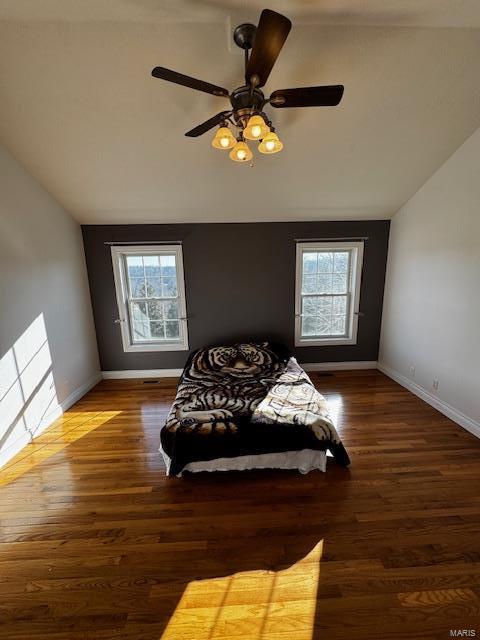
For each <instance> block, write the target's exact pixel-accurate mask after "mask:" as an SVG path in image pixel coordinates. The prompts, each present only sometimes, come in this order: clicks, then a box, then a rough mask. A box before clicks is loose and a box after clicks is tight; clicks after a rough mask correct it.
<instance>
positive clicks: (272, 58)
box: [152, 9, 344, 162]
mask: <svg viewBox="0 0 480 640" xmlns="http://www.w3.org/2000/svg"><path fill="white" fill-rule="evenodd" d="M291 27H292V23H291V22H290V20H289V19H288V18H286V17H285V16H282V15H281V14H279V13H277V12H276V11H271V10H270V9H264V10H263V11H262V13H261V15H260V21H259V23H258V26H257V27H256V26H255V25H253V24H249V23H245V24H241V25H239V26H238V27H237V28H236V29H235V30H234V32H233V39H234V41H235V44H236V45H237V46H239V47H240V48H241V49H243V50H244V51H245V84H244V85H242V86H241V87H237V88H236V89H234V90H233V91H232V92H231V93H230V92H229V91H228V89H224V88H223V87H217V86H216V85H214V84H210V83H209V82H204V81H203V80H197V79H196V78H191V77H190V76H185V75H183V74H181V73H177V72H176V71H171V70H170V69H165V68H164V67H155V69H153V71H152V75H153V76H154V77H155V78H160V79H161V80H167V81H168V82H174V83H176V84H180V85H183V86H184V87H190V88H191V89H197V91H204V92H205V93H210V94H212V95H214V96H219V97H221V98H229V99H230V104H231V109H229V110H226V111H220V113H217V115H215V116H213V117H212V118H210V119H209V120H206V121H205V122H203V123H202V124H200V125H198V126H197V127H195V128H194V129H191V130H190V131H187V133H186V134H185V135H186V136H189V137H192V138H196V137H198V136H201V135H202V134H204V133H206V132H207V131H209V130H210V129H212V128H213V127H215V126H217V125H220V128H219V129H218V130H217V133H216V135H215V137H214V138H213V140H212V145H213V146H214V147H215V148H216V149H231V151H230V154H229V155H230V158H231V159H232V160H235V161H237V162H248V161H249V160H251V158H252V155H253V154H252V151H251V149H250V148H249V147H248V145H247V143H246V142H245V140H256V141H258V142H260V144H259V146H258V150H259V151H260V152H261V153H266V154H272V153H277V152H278V151H281V150H282V148H283V144H282V142H281V141H280V139H279V137H278V135H277V134H276V132H275V128H274V127H273V125H272V122H271V120H270V118H269V117H268V115H267V114H266V113H265V112H264V107H265V106H266V105H267V104H270V105H271V106H272V107H275V108H276V109H286V108H291V107H334V106H336V105H338V104H339V102H340V100H341V99H342V95H343V89H344V88H343V86H342V85H332V86H323V87H302V88H295V89H278V90H277V91H274V92H273V93H272V94H271V95H270V97H269V98H265V95H264V93H263V91H262V89H261V87H263V86H264V85H265V83H266V82H267V80H268V76H269V75H270V72H271V71H272V68H273V65H274V64H275V62H276V60H277V58H278V55H279V53H280V51H281V49H282V47H283V45H284V43H285V41H286V39H287V36H288V34H289V32H290V29H291ZM229 124H230V125H232V126H234V127H237V128H238V130H239V132H238V134H237V135H234V134H233V133H232V131H231V130H230V129H229V126H228V125H229Z"/></svg>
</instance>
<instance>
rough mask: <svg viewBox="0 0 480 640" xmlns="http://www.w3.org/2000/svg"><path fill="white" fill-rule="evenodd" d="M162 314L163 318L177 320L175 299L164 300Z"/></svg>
mask: <svg viewBox="0 0 480 640" xmlns="http://www.w3.org/2000/svg"><path fill="white" fill-rule="evenodd" d="M163 308H164V314H165V318H168V319H172V320H177V319H178V304H177V302H176V301H175V300H169V301H168V302H164V307H163Z"/></svg>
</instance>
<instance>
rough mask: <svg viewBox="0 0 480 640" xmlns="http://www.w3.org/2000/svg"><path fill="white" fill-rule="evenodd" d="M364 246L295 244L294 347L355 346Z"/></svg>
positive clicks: (359, 244)
mask: <svg viewBox="0 0 480 640" xmlns="http://www.w3.org/2000/svg"><path fill="white" fill-rule="evenodd" d="M362 261H363V242H346V243H335V242H331V243H318V242H316V243H313V242H312V243H310V242H302V243H298V244H297V276H296V294H295V345H296V346H297V347H301V346H308V345H331V344H355V343H356V341H357V325H358V306H359V301H360V280H361V272H362Z"/></svg>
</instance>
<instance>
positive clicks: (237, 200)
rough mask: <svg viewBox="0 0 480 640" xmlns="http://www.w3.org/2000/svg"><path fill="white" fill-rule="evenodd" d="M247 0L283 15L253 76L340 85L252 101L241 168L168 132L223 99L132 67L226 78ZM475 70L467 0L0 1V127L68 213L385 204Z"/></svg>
mask: <svg viewBox="0 0 480 640" xmlns="http://www.w3.org/2000/svg"><path fill="white" fill-rule="evenodd" d="M386 5H388V7H387V6H386ZM264 6H270V8H273V9H275V10H277V11H283V12H284V13H285V14H286V15H287V16H289V17H290V18H291V19H292V22H293V29H292V32H291V34H290V36H289V38H288V40H287V43H286V45H285V47H284V49H283V50H282V52H281V54H280V57H279V59H278V62H277V65H276V66H275V68H274V70H273V72H272V74H271V76H270V79H269V81H268V84H267V86H266V93H267V92H268V93H270V92H271V91H273V90H274V89H278V88H287V87H295V86H307V85H315V84H338V83H341V84H344V85H345V95H344V98H343V101H342V103H341V104H340V106H339V107H336V108H323V109H322V108H310V109H291V110H288V109H285V110H281V109H273V108H268V107H267V110H269V113H270V114H271V116H272V119H273V121H274V124H275V125H276V127H277V131H278V133H279V135H280V137H281V138H282V140H283V141H284V144H285V148H284V151H283V152H282V153H280V154H277V155H275V156H272V157H264V156H261V155H260V154H258V153H255V156H254V161H255V162H254V166H253V167H250V166H248V165H238V164H237V163H233V162H231V161H230V160H229V159H228V155H227V154H226V153H224V152H221V151H217V150H214V149H212V147H211V146H210V141H211V138H212V134H213V132H211V133H208V134H205V136H202V137H200V138H197V139H192V138H186V137H185V136H184V133H185V132H186V131H187V130H189V129H191V128H192V127H193V126H195V125H197V124H199V123H201V122H203V121H204V120H206V119H207V118H209V117H210V116H212V115H214V114H215V113H217V112H218V111H221V110H223V109H226V108H228V105H229V103H228V100H226V99H224V98H219V97H214V96H210V95H207V94H204V93H199V92H195V91H193V90H189V89H186V88H184V87H180V86H175V85H172V84H169V83H165V82H161V81H160V80H157V79H154V78H152V77H151V76H150V71H151V69H152V68H153V67H154V66H156V65H161V66H165V67H169V68H172V69H175V70H177V71H179V72H181V73H186V74H188V75H192V76H195V77H198V78H201V79H203V80H206V81H208V82H213V83H215V84H219V85H221V86H225V87H227V88H229V89H233V88H234V87H236V86H239V85H240V84H242V82H243V78H242V70H243V59H242V52H241V51H240V50H239V49H236V48H235V47H234V46H232V44H231V42H230V39H231V32H232V28H233V27H234V26H236V25H237V24H238V23H239V22H243V21H256V20H257V18H258V14H259V12H260V10H261V9H262V8H263V7H264ZM471 27H475V28H471ZM479 71H480V3H479V2H478V0H455V1H453V0H450V1H448V0H391V1H389V2H385V0H363V1H361V0H324V1H322V2H320V1H318V2H315V1H314V0H311V1H310V2H306V1H305V0H303V1H294V0H283V1H278V2H272V3H270V5H268V4H267V5H264V3H263V2H259V1H255V2H253V1H248V0H244V1H243V2H240V1H235V0H230V1H229V0H223V1H222V0H209V1H207V0H205V1H202V0H195V1H194V0H190V1H186V0H170V1H162V0H42V2H41V3H39V2H38V0H0V92H1V95H0V140H1V141H2V142H3V143H4V144H5V145H6V146H7V147H8V148H9V149H10V150H11V151H12V153H13V154H14V155H15V156H16V157H17V158H18V159H19V160H20V161H21V162H22V163H23V164H24V166H25V167H26V168H27V169H28V170H29V171H30V173H31V174H32V175H33V176H35V177H36V178H37V179H38V180H39V181H40V182H41V183H42V184H43V185H44V186H45V187H46V188H47V190H49V191H50V193H52V195H54V196H55V198H56V199H57V200H58V201H59V202H61V203H62V204H63V205H64V207H65V208H66V209H67V210H68V211H69V212H70V213H71V214H72V215H73V216H74V217H76V218H77V219H78V220H79V221H80V222H83V223H120V222H125V223H135V222H195V221H197V222H207V221H217V222H230V221H238V222H242V221H262V220H315V219H354V218H371V219H372V218H389V217H391V215H393V214H394V213H395V212H396V211H397V210H398V209H399V208H400V207H401V205H402V204H403V203H404V202H405V201H406V200H408V198H410V197H411V196H412V195H413V193H415V191H416V190H417V189H418V188H419V187H420V186H421V185H422V184H423V183H424V182H425V181H426V180H427V179H428V178H429V177H430V175H431V174H432V173H433V172H434V171H435V170H436V169H437V168H438V167H439V166H440V165H441V164H442V163H443V162H444V161H445V160H446V159H447V158H448V157H449V155H451V154H452V153H453V152H454V151H455V150H456V149H457V148H458V147H459V146H460V144H461V143H462V142H463V141H464V140H465V139H466V138H467V137H468V136H469V135H470V134H471V133H472V132H473V131H474V130H475V129H476V128H477V127H478V126H480V82H479V81H478V78H479Z"/></svg>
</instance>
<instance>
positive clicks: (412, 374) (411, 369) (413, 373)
mask: <svg viewBox="0 0 480 640" xmlns="http://www.w3.org/2000/svg"><path fill="white" fill-rule="evenodd" d="M410 375H411V376H412V378H414V377H415V367H413V366H412V367H410Z"/></svg>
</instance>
